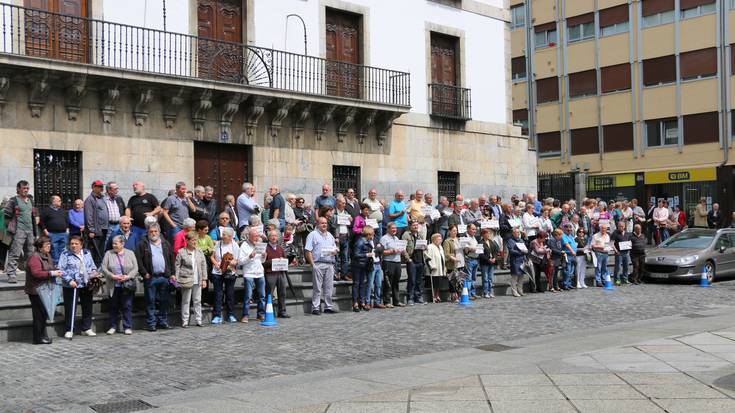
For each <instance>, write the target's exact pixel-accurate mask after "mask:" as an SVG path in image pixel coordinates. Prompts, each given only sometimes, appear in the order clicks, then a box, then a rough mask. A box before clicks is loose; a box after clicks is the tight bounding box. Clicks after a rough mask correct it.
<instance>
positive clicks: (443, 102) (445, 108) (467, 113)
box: [429, 83, 472, 121]
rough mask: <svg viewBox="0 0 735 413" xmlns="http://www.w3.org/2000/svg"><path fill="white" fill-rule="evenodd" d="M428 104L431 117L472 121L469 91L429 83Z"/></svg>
mask: <svg viewBox="0 0 735 413" xmlns="http://www.w3.org/2000/svg"><path fill="white" fill-rule="evenodd" d="M429 103H430V107H431V116H435V117H437V118H443V119H449V120H456V121H468V120H470V119H472V105H471V101H470V89H466V88H461V87H457V86H452V85H441V84H437V83H430V84H429Z"/></svg>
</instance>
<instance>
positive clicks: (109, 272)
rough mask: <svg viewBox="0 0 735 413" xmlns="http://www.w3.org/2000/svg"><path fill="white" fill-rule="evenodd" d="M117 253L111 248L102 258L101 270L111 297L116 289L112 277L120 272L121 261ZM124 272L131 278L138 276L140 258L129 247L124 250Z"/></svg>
mask: <svg viewBox="0 0 735 413" xmlns="http://www.w3.org/2000/svg"><path fill="white" fill-rule="evenodd" d="M116 255H117V253H116V252H115V251H113V250H109V251H107V252H106V253H105V257H104V258H102V265H100V272H101V273H102V275H103V276H104V277H105V281H106V284H107V291H109V292H110V297H112V293H113V292H114V291H115V281H114V280H113V279H112V276H113V275H118V274H120V262H119V261H118V260H117V257H116ZM122 264H123V268H122V270H123V271H122V274H125V275H127V276H128V279H129V278H132V279H136V278H137V277H138V260H136V259H135V253H134V252H133V251H130V250H129V249H124V250H123V259H122Z"/></svg>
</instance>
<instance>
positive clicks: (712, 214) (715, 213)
mask: <svg viewBox="0 0 735 413" xmlns="http://www.w3.org/2000/svg"><path fill="white" fill-rule="evenodd" d="M722 221H723V220H722V211H720V204H718V203H717V202H715V203H714V204H712V209H711V210H710V211H709V212H708V213H707V226H708V227H709V228H714V229H719V228H721V227H722Z"/></svg>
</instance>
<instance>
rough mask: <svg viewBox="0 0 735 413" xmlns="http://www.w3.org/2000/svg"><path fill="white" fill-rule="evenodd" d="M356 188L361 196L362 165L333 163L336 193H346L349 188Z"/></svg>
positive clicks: (357, 194) (333, 188) (333, 180)
mask: <svg viewBox="0 0 735 413" xmlns="http://www.w3.org/2000/svg"><path fill="white" fill-rule="evenodd" d="M350 188H352V189H354V190H355V196H356V197H357V199H361V198H360V167H359V166H342V165H332V190H333V193H334V194H346V193H347V190H348V189H350Z"/></svg>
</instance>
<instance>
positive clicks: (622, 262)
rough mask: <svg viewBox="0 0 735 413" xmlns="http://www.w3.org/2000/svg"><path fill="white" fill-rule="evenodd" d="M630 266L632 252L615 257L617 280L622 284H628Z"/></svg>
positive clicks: (621, 252)
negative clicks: (621, 269)
mask: <svg viewBox="0 0 735 413" xmlns="http://www.w3.org/2000/svg"><path fill="white" fill-rule="evenodd" d="M621 266H622V268H623V271H622V277H620V275H621V274H620V272H621V271H620V267H621ZM629 266H630V251H620V254H619V255H616V256H615V272H614V274H615V280H616V281H621V282H628V267H629Z"/></svg>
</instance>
